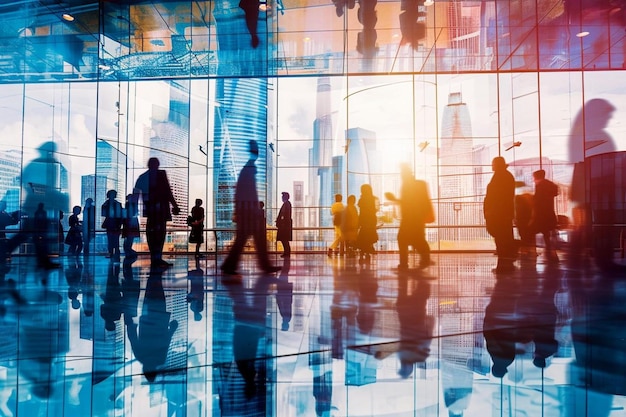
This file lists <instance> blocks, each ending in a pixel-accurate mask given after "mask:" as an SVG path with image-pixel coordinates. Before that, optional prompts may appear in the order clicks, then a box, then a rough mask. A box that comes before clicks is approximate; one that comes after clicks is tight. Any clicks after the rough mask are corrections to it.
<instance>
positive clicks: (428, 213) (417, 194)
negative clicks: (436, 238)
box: [385, 164, 435, 270]
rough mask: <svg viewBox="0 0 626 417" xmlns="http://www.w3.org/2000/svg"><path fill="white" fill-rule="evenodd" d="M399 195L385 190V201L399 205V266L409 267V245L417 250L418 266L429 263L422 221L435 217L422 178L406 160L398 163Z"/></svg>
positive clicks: (425, 265) (432, 219)
mask: <svg viewBox="0 0 626 417" xmlns="http://www.w3.org/2000/svg"><path fill="white" fill-rule="evenodd" d="M400 177H401V180H402V184H401V186H400V197H399V198H397V197H396V196H395V195H394V194H393V193H389V192H388V193H385V197H386V198H387V200H389V201H393V202H394V203H396V204H398V205H399V206H400V227H399V229H398V251H399V255H400V263H399V264H398V269H399V270H405V269H408V267H409V245H410V246H413V247H414V248H415V249H416V250H417V252H418V253H419V254H420V263H419V267H420V268H427V267H428V266H430V265H432V263H433V262H432V261H431V259H430V246H429V245H428V241H427V240H426V223H430V222H433V221H434V220H435V214H434V211H433V206H432V202H431V200H430V196H429V194H428V186H427V185H426V183H425V182H424V181H421V180H416V179H415V178H414V177H413V173H412V172H411V167H410V166H409V165H408V164H402V165H401V166H400Z"/></svg>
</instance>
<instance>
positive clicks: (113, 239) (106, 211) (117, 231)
mask: <svg viewBox="0 0 626 417" xmlns="http://www.w3.org/2000/svg"><path fill="white" fill-rule="evenodd" d="M116 198H117V191H115V190H109V191H107V199H106V200H105V202H104V203H103V204H102V207H101V210H100V215H101V216H102V218H104V221H103V222H102V228H103V229H104V230H106V234H107V253H108V256H109V257H110V258H111V259H113V260H115V261H119V260H120V236H121V234H122V224H123V222H124V213H123V210H122V204H121V203H120V202H119V201H117V200H116Z"/></svg>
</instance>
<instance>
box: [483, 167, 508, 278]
mask: <svg viewBox="0 0 626 417" xmlns="http://www.w3.org/2000/svg"><path fill="white" fill-rule="evenodd" d="M507 167H508V165H507V163H506V162H505V160H504V158H503V157H501V156H497V157H495V158H493V160H492V162H491V169H492V170H493V176H492V177H491V181H490V182H489V184H488V185H487V192H486V193H485V200H484V201H483V214H484V217H485V224H486V226H487V233H489V234H490V235H491V236H493V239H494V241H495V244H496V253H497V255H498V264H497V265H496V268H495V269H494V270H493V271H494V272H496V273H506V272H512V271H514V270H515V265H514V262H515V257H516V248H515V238H514V237H513V219H514V217H515V178H513V175H512V174H511V173H510V172H509V171H508V170H507Z"/></svg>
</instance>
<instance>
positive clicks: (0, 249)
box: [0, 200, 20, 269]
mask: <svg viewBox="0 0 626 417" xmlns="http://www.w3.org/2000/svg"><path fill="white" fill-rule="evenodd" d="M6 209H7V203H6V201H4V200H0V269H4V266H5V264H6V261H7V235H6V229H7V227H8V226H12V225H14V224H18V223H19V222H20V212H19V211H14V212H13V213H7V211H6Z"/></svg>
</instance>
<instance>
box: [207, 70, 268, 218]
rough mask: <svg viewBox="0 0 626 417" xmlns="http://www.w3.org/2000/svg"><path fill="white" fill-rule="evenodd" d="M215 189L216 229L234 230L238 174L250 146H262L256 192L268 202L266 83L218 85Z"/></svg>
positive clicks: (222, 81) (223, 81) (246, 81)
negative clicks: (231, 228)
mask: <svg viewBox="0 0 626 417" xmlns="http://www.w3.org/2000/svg"><path fill="white" fill-rule="evenodd" d="M216 88H217V91H216V100H217V102H218V106H216V108H215V132H214V137H215V147H214V149H213V160H214V164H215V169H216V172H215V175H214V177H213V178H214V180H213V181H214V189H215V190H217V195H216V196H215V200H214V201H215V217H216V218H215V225H216V226H217V227H231V226H232V220H231V219H232V213H233V204H234V198H235V185H236V183H237V176H238V175H239V171H241V168H243V166H244V165H245V163H246V162H247V161H248V159H249V156H250V154H249V152H248V149H249V148H248V142H249V141H250V140H256V141H257V142H258V144H259V158H258V159H257V161H256V167H257V177H256V181H257V191H258V193H259V200H260V201H267V199H268V197H269V196H268V195H267V189H266V186H265V185H266V184H267V183H268V182H269V181H268V180H269V179H268V178H267V137H266V128H267V102H268V98H267V80H266V79H257V78H243V79H234V78H233V79H230V78H229V79H224V78H220V79H218V80H217V82H216Z"/></svg>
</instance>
